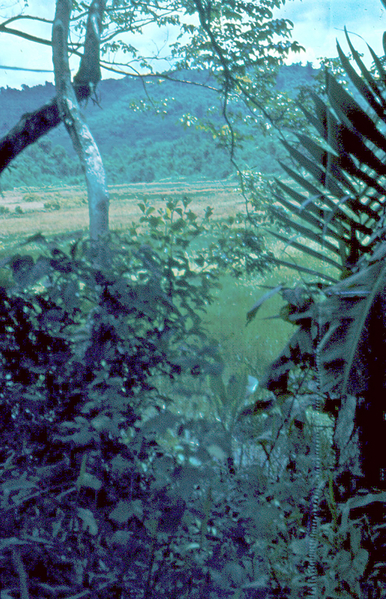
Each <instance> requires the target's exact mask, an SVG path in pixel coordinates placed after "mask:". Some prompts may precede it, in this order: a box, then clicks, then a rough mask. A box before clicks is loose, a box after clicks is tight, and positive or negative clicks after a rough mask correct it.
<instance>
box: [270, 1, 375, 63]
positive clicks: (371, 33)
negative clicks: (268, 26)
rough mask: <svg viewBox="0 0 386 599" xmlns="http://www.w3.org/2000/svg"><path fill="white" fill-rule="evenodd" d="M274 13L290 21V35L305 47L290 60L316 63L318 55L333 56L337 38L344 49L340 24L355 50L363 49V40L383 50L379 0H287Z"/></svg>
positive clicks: (344, 40)
mask: <svg viewBox="0 0 386 599" xmlns="http://www.w3.org/2000/svg"><path fill="white" fill-rule="evenodd" d="M276 16H278V17H279V16H280V17H283V18H286V19H289V20H290V21H292V22H293V23H294V29H293V39H294V40H296V41H298V42H299V43H300V44H301V45H302V46H304V47H305V48H306V53H302V54H301V55H297V57H298V58H296V57H294V60H302V62H304V61H307V60H309V61H311V62H314V63H316V62H317V59H318V58H320V57H329V58H331V57H334V56H337V51H336V40H337V39H338V41H339V43H340V45H341V46H342V48H343V49H344V50H346V49H347V44H346V39H345V35H344V27H346V28H347V30H348V32H349V34H350V37H351V41H352V42H353V44H354V46H355V47H356V48H357V49H358V51H360V52H364V53H366V52H367V47H366V44H365V42H364V40H365V41H366V42H367V43H368V44H369V45H370V46H371V47H372V48H373V50H375V52H376V53H377V54H383V49H382V35H383V31H384V30H385V29H386V12H385V10H384V8H383V5H382V3H381V1H380V0H289V1H287V3H286V4H285V6H284V7H283V8H282V9H280V10H278V11H276Z"/></svg>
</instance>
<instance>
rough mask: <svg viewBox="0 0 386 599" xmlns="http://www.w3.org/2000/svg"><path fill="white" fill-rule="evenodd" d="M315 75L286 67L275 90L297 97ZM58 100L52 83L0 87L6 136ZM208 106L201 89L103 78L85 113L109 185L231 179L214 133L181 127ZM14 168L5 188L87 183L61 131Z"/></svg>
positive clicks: (0, 130)
mask: <svg viewBox="0 0 386 599" xmlns="http://www.w3.org/2000/svg"><path fill="white" fill-rule="evenodd" d="M314 74H315V71H314V70H313V69H312V68H311V67H310V65H309V66H306V67H303V66H301V65H296V64H295V65H289V66H285V67H282V69H281V71H280V74H279V77H278V82H277V86H278V87H279V89H280V90H281V91H288V93H290V94H291V93H292V92H293V91H294V90H295V88H296V86H299V85H307V84H310V83H312V81H313V77H314ZM179 75H180V76H181V75H182V76H183V77H185V78H186V79H190V80H191V79H194V78H195V79H196V82H197V79H198V78H199V80H200V79H201V81H202V78H203V77H205V76H206V75H205V74H198V73H195V72H186V73H182V74H179ZM54 95H55V87H54V85H53V84H51V83H46V84H45V85H38V86H34V87H31V88H30V87H28V86H24V88H23V89H22V90H14V89H12V88H0V137H3V136H4V135H5V134H6V133H7V132H8V131H9V130H10V129H11V128H12V127H13V126H14V125H15V124H16V123H17V122H18V120H19V119H20V117H21V116H22V115H23V114H24V113H27V112H33V111H34V110H36V109H37V108H38V107H40V106H41V105H42V104H44V103H46V102H47V101H48V100H50V99H51V98H52V97H53V96H54ZM149 98H151V100H150V99H149ZM164 101H167V112H166V107H165V106H164V105H163V103H164ZM152 102H154V104H155V108H156V110H154V109H153V107H152V105H151V104H152ZM143 104H147V105H149V109H146V108H145V109H144V110H139V109H138V105H139V106H141V105H143ZM135 105H137V106H135ZM210 106H213V107H216V106H219V100H218V98H217V96H216V94H215V93H214V92H211V91H210V90H208V89H205V88H204V87H202V86H197V85H194V86H193V85H188V84H184V83H177V82H173V81H169V80H162V81H161V80H157V79H156V78H154V79H153V78H151V79H147V80H146V82H145V85H144V83H143V82H142V81H141V80H138V79H134V78H132V77H123V78H121V79H106V80H102V81H101V82H100V84H99V86H98V90H97V102H96V103H95V102H93V101H89V102H88V104H87V105H86V106H84V108H83V109H84V112H85V115H86V118H87V122H88V124H89V126H90V129H91V131H92V133H93V135H94V136H95V139H96V141H97V143H98V146H99V148H100V150H101V153H102V156H103V158H104V162H105V165H106V170H107V174H108V178H109V181H110V182H111V183H126V182H136V181H154V180H159V179H162V178H165V177H169V176H171V177H177V176H178V177H186V178H197V177H208V178H211V179H221V178H225V177H227V176H229V175H230V174H231V172H232V168H231V165H230V163H229V156H227V154H226V152H225V150H222V149H220V148H217V147H216V146H215V144H214V142H213V140H212V139H211V136H210V135H208V134H205V133H202V132H197V131H195V130H194V129H193V128H190V129H189V128H185V129H184V127H183V126H182V125H181V120H182V119H183V115H184V114H185V113H190V114H193V115H195V116H197V117H202V116H203V115H204V114H205V112H206V110H207V108H208V107H210ZM157 111H158V114H157ZM270 165H271V167H272V158H271V159H268V158H264V153H263V152H262V168H261V170H262V171H263V170H266V169H267V168H269V166H270ZM12 166H13V168H11V169H10V170H7V171H6V172H5V173H4V174H3V176H2V177H1V179H0V184H1V186H2V188H3V189H6V188H9V187H14V186H20V185H31V179H32V180H34V181H35V182H36V180H37V178H38V179H40V180H41V182H42V185H50V184H55V183H57V181H58V179H60V180H66V182H68V183H74V182H75V183H76V182H79V180H80V178H81V171H80V167H79V163H78V159H77V157H76V156H75V154H74V151H73V149H72V146H71V142H70V140H69V137H68V134H67V131H66V130H65V128H64V126H63V125H60V126H59V127H57V129H56V130H54V131H52V132H50V133H49V134H48V135H47V136H45V137H44V138H42V140H41V141H40V142H38V143H37V144H35V145H34V146H33V147H31V148H29V149H27V150H25V151H24V152H23V154H22V155H21V156H20V157H18V158H17V160H16V161H14V163H13V165H12ZM35 184H36V183H35Z"/></svg>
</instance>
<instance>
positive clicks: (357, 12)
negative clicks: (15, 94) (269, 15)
mask: <svg viewBox="0 0 386 599" xmlns="http://www.w3.org/2000/svg"><path fill="white" fill-rule="evenodd" d="M12 4H14V8H13V9H9V8H8V9H5V8H4V6H7V7H9V6H10V5H12ZM23 5H24V0H20V1H19V2H18V0H0V23H1V22H3V20H4V17H5V16H10V13H11V14H12V11H13V14H19V12H20V8H21V7H23ZM28 5H29V6H28V8H27V9H25V10H24V14H28V15H37V16H39V17H43V18H47V19H52V18H53V16H54V12H55V0H28ZM275 17H277V18H286V19H290V20H291V21H292V22H293V23H294V29H293V35H292V37H293V39H294V40H296V41H297V42H299V43H300V44H301V45H302V46H304V47H305V48H306V52H304V53H302V54H296V55H295V56H294V58H293V60H294V61H295V62H299V61H302V62H304V63H305V62H307V61H310V62H312V63H313V64H314V65H315V66H317V64H318V58H320V57H333V56H336V55H337V52H336V39H338V40H339V42H340V44H341V46H342V47H343V49H344V50H347V44H346V40H345V36H344V27H345V26H346V28H347V30H348V31H349V33H350V36H351V39H352V41H353V43H354V46H355V47H356V48H357V49H358V50H359V51H360V52H364V53H365V54H366V52H367V50H366V45H365V43H364V41H363V40H366V42H367V43H369V45H371V47H372V48H373V49H374V50H375V52H376V53H377V54H383V50H382V34H383V31H384V30H386V10H385V9H384V7H383V4H382V2H381V0H287V1H286V4H285V6H284V7H283V8H281V9H280V10H276V12H275ZM10 26H11V25H10ZM12 26H14V27H15V28H18V29H20V30H23V31H26V32H28V33H31V34H33V35H36V36H40V37H44V38H45V39H50V37H51V25H50V24H45V23H34V22H32V21H28V20H23V21H19V22H16V23H14V24H13V25H12ZM150 37H152V38H153V39H151V40H150V41H149V48H148V53H152V52H154V51H155V49H156V47H159V46H162V45H163V44H164V43H165V42H166V33H165V32H162V31H160V30H158V29H155V30H153V31H152V32H151V34H150V36H149V39H150ZM73 66H74V68H75V65H73ZM4 67H8V68H4ZM9 67H14V68H23V67H28V68H29V69H37V70H39V69H41V70H47V71H48V72H33V71H31V72H27V71H21V70H13V69H10V68H9ZM102 76H103V78H108V77H111V74H108V73H106V71H104V72H103V73H102ZM46 81H51V82H53V72H52V57H51V48H49V47H46V46H42V45H38V44H34V43H32V42H28V41H25V40H22V39H20V38H17V37H15V36H13V35H8V34H4V33H1V34H0V87H7V86H8V87H13V88H20V87H21V85H22V84H25V85H29V86H33V85H38V84H43V85H44V83H45V82H46Z"/></svg>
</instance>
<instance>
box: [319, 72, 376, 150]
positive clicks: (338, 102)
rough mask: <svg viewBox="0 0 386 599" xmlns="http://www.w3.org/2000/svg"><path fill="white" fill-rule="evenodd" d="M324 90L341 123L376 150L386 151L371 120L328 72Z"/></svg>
mask: <svg viewBox="0 0 386 599" xmlns="http://www.w3.org/2000/svg"><path fill="white" fill-rule="evenodd" d="M326 89H327V94H328V97H329V98H330V101H331V105H332V107H333V108H334V109H335V110H336V111H337V114H338V116H339V117H340V118H341V119H342V121H343V123H344V124H345V125H346V126H348V127H349V128H353V129H354V130H355V131H356V132H358V133H360V134H361V135H363V137H365V138H367V139H369V140H370V141H372V142H373V143H374V144H376V146H377V147H378V148H380V149H382V150H383V151H386V138H385V137H384V136H383V135H382V134H381V133H380V132H379V131H378V129H377V127H376V126H375V125H374V122H373V121H372V119H371V118H370V117H369V116H368V115H367V114H366V113H365V112H364V111H363V109H362V108H361V107H360V106H359V104H358V103H357V102H356V101H355V100H354V99H353V98H352V97H351V96H350V95H349V94H348V93H347V92H346V90H345V89H344V87H343V86H342V85H340V84H339V83H338V82H337V81H336V79H335V78H334V77H333V76H332V75H331V74H330V73H328V72H327V73H326Z"/></svg>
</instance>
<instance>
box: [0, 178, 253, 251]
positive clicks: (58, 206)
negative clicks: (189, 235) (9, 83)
mask: <svg viewBox="0 0 386 599" xmlns="http://www.w3.org/2000/svg"><path fill="white" fill-rule="evenodd" d="M109 192H110V227H111V229H113V230H118V229H120V230H122V229H125V228H126V227H128V226H129V225H130V224H131V223H132V222H133V221H136V220H138V218H139V216H140V215H141V212H140V210H139V208H138V203H139V202H141V201H144V200H145V199H147V200H149V201H151V203H152V204H153V205H154V206H155V207H161V206H164V205H165V203H166V202H167V201H168V200H177V199H180V200H182V199H183V198H189V199H190V200H191V201H192V203H191V204H190V207H191V209H192V210H193V211H194V212H196V213H197V214H204V212H205V209H206V208H207V207H208V206H210V207H211V208H212V209H213V211H214V218H221V217H224V216H227V215H229V214H235V213H236V212H237V211H239V210H241V209H242V207H243V204H244V199H243V197H242V196H241V194H240V192H239V191H238V190H237V184H236V182H229V181H224V182H222V181H215V182H213V181H197V182H193V183H190V182H189V183H187V182H185V181H183V182H172V181H161V182H157V183H133V184H128V185H115V186H111V187H109ZM0 209H1V211H3V213H2V214H1V215H0V223H1V225H0V226H1V229H0V239H1V240H3V241H6V239H7V238H9V237H12V238H13V237H14V236H15V235H20V236H21V237H24V236H25V235H34V234H35V233H42V234H46V235H50V234H61V233H68V232H71V231H79V230H86V229H87V228H88V207H87V191H86V188H85V187H83V186H63V187H57V186H56V187H46V188H38V187H36V188H30V187H29V188H25V187H24V188H19V189H14V190H12V191H5V192H3V194H2V196H1V198H0Z"/></svg>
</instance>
